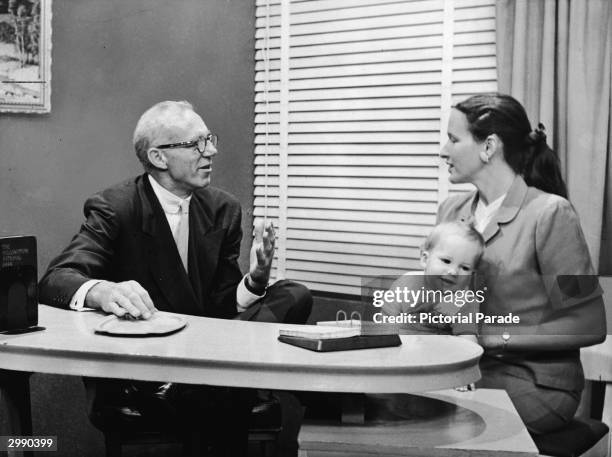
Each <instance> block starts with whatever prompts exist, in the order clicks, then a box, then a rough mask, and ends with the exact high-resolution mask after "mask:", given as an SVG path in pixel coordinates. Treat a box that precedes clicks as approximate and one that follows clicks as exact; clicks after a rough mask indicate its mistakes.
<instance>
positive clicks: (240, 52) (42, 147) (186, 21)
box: [0, 0, 254, 456]
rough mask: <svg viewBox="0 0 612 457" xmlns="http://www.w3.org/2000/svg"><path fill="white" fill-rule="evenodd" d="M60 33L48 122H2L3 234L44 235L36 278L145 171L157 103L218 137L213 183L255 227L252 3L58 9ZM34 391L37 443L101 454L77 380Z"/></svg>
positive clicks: (122, 3)
mask: <svg viewBox="0 0 612 457" xmlns="http://www.w3.org/2000/svg"><path fill="white" fill-rule="evenodd" d="M52 29H53V37H52V42H53V52H52V100H51V103H52V111H51V113H50V114H48V115H16V114H1V115H0V214H1V215H2V216H1V221H0V235H15V234H33V235H36V237H37V238H38V249H39V275H41V274H42V272H43V271H44V269H45V268H46V266H47V265H48V263H49V260H50V259H51V257H52V256H54V255H56V254H57V253H58V252H59V250H60V249H61V248H62V247H64V246H65V245H66V244H67V242H68V241H69V240H70V238H71V237H72V235H73V234H74V233H75V232H76V230H77V229H78V227H79V225H80V224H81V222H82V220H83V215H82V205H83V202H84V200H85V198H86V197H87V196H89V195H90V194H92V193H94V192H96V191H98V190H100V189H103V188H105V187H107V186H108V185H110V184H113V183H116V182H119V181H122V180H123V179H126V178H128V177H130V176H133V175H135V174H138V173H140V172H141V168H140V165H139V163H138V162H137V160H136V158H135V155H134V153H133V149H132V147H131V135H132V131H133V128H134V125H135V123H136V120H137V119H138V117H139V115H140V114H141V113H142V112H143V111H144V110H145V109H146V108H148V107H149V106H151V105H152V104H153V103H155V102H157V101H160V100H165V99H187V100H189V101H191V102H192V103H193V104H194V105H195V106H196V109H197V110H198V111H199V112H200V113H201V114H202V116H203V118H204V120H205V122H206V123H207V125H208V127H209V128H210V129H211V130H212V131H213V132H216V133H218V134H219V136H220V141H221V146H220V151H221V153H220V154H219V155H218V156H217V157H216V159H215V164H214V172H213V185H216V186H219V187H222V188H224V189H226V190H228V191H230V192H231V193H233V194H234V195H236V196H237V197H238V199H239V200H240V201H241V202H242V205H243V214H244V216H245V217H244V222H243V227H244V228H247V227H249V226H250V223H251V218H250V214H251V211H252V183H253V178H252V158H251V157H252V150H253V147H252V144H253V133H252V132H253V106H254V105H253V77H254V52H253V46H254V1H251V0H173V1H167V0H129V1H127V0H104V1H100V0H78V1H77V0H55V1H54V2H53V23H52ZM249 231H250V230H249ZM247 233H248V232H247ZM248 244H250V241H249V240H248V237H247V240H245V242H244V245H243V250H242V252H243V255H242V258H241V264H242V266H243V268H244V267H245V262H246V260H247V256H245V254H248V252H247V249H246V248H247V247H248V246H247V245H248ZM31 383H32V387H33V394H32V395H33V402H32V403H33V410H34V411H33V414H34V427H35V430H34V432H35V434H36V433H39V434H53V435H58V436H59V440H60V452H58V453H57V455H58V456H59V455H61V456H64V455H66V456H67V455H75V456H76V455H79V456H81V455H88V456H94V455H102V447H101V441H100V436H99V435H98V434H97V433H96V432H95V431H94V430H93V429H91V427H90V425H89V423H88V422H87V420H86V418H85V412H84V403H83V395H84V393H83V388H82V384H81V382H80V380H79V379H78V378H74V377H64V376H50V375H34V376H33V378H32V381H31Z"/></svg>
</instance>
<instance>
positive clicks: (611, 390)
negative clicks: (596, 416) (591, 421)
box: [601, 382, 612, 455]
mask: <svg viewBox="0 0 612 457" xmlns="http://www.w3.org/2000/svg"><path fill="white" fill-rule="evenodd" d="M601 421H602V422H603V423H604V424H606V425H607V426H608V427H609V428H610V430H612V382H606V388H605V392H604V403H603V411H602V413H601ZM609 445H610V449H609V453H608V455H612V440H610V443H609Z"/></svg>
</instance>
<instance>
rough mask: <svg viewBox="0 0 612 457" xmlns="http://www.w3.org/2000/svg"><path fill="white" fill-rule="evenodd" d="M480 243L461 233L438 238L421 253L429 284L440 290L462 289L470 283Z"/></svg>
mask: <svg viewBox="0 0 612 457" xmlns="http://www.w3.org/2000/svg"><path fill="white" fill-rule="evenodd" d="M477 255H478V244H477V243H476V242H475V241H470V240H466V239H465V238H463V237H462V236H459V235H448V236H445V237H443V238H442V239H440V240H438V242H437V243H436V245H435V246H433V247H432V248H431V249H430V250H429V251H423V252H422V253H421V265H422V266H423V268H424V274H425V280H426V282H427V285H428V286H429V287H431V288H433V289H438V290H453V291H454V290H462V289H466V288H467V287H468V285H469V283H470V278H471V275H472V273H473V272H474V268H475V267H476V260H477V259H476V257H477Z"/></svg>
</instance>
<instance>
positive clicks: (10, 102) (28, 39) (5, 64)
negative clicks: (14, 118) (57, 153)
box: [0, 0, 51, 113]
mask: <svg viewBox="0 0 612 457" xmlns="http://www.w3.org/2000/svg"><path fill="white" fill-rule="evenodd" d="M50 111H51V0H0V112H5V113H48V112H50Z"/></svg>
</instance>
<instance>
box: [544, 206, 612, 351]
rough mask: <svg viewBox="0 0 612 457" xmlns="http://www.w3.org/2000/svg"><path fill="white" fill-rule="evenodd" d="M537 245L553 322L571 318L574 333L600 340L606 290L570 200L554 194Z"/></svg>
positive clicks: (546, 211) (602, 333)
mask: <svg viewBox="0 0 612 457" xmlns="http://www.w3.org/2000/svg"><path fill="white" fill-rule="evenodd" d="M535 245H536V253H537V261H538V265H539V269H540V273H541V275H542V280H543V282H544V284H545V286H546V288H547V290H548V293H549V299H550V304H551V307H552V315H551V316H549V319H550V321H553V322H554V321H556V320H559V319H567V320H570V321H571V322H572V327H573V328H574V329H575V330H574V331H575V332H576V333H575V334H589V335H592V336H593V337H597V339H601V337H603V336H604V335H605V333H606V328H605V326H606V319H605V311H604V306H603V298H602V293H603V292H602V290H601V287H600V286H599V282H598V279H597V276H596V275H595V272H594V270H593V267H592V264H591V258H590V256H589V250H588V247H587V244H586V240H585V238H584V235H583V233H582V229H581V228H580V222H579V220H578V216H577V214H576V212H575V211H574V209H573V208H572V206H571V204H570V203H569V202H568V201H567V200H565V199H561V198H558V199H557V198H556V197H555V200H554V201H553V202H551V204H549V205H547V207H546V208H545V209H544V210H543V211H542V213H541V214H540V217H539V218H538V221H537V228H536V235H535ZM544 325H546V323H544Z"/></svg>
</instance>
